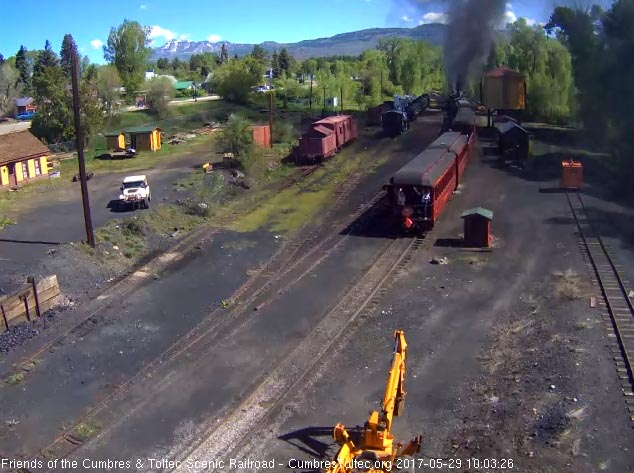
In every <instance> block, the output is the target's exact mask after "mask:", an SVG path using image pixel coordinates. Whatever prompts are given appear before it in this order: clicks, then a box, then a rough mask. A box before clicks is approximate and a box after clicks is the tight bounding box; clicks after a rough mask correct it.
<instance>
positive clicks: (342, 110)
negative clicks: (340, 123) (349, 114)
mask: <svg viewBox="0 0 634 473" xmlns="http://www.w3.org/2000/svg"><path fill="white" fill-rule="evenodd" d="M341 111H342V112H343V85H342V86H341Z"/></svg>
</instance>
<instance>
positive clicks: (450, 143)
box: [384, 132, 475, 232]
mask: <svg viewBox="0 0 634 473" xmlns="http://www.w3.org/2000/svg"><path fill="white" fill-rule="evenodd" d="M470 140H475V135H473V134H472V135H469V136H467V135H463V134H462V133H457V132H453V133H444V134H443V135H441V136H440V137H439V138H438V139H437V140H436V141H435V142H434V143H432V144H431V145H430V146H429V147H428V148H427V149H426V150H425V151H423V152H422V153H420V154H419V155H418V156H416V157H415V158H414V159H413V160H412V161H410V162H409V163H407V164H406V165H405V166H403V167H402V168H401V169H400V170H399V171H398V172H397V173H396V174H394V176H392V178H391V179H390V182H389V184H387V185H386V186H384V189H385V191H386V192H387V194H388V198H389V200H390V204H391V207H392V210H393V215H394V216H396V217H397V218H398V219H399V220H400V223H401V225H402V228H403V229H404V230H405V231H407V232H411V231H424V230H428V229H430V228H432V227H433V226H434V225H435V223H436V222H437V220H438V217H439V216H440V214H441V213H442V211H443V210H444V208H445V206H446V205H447V202H448V201H449V199H450V197H451V195H452V193H453V191H455V190H456V188H457V187H458V183H459V182H460V180H461V177H462V174H463V173H464V170H465V168H466V165H467V163H468V161H469V158H470V155H471V153H472V150H473V148H472V146H471V143H470Z"/></svg>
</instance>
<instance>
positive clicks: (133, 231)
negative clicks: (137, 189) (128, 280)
mask: <svg viewBox="0 0 634 473" xmlns="http://www.w3.org/2000/svg"><path fill="white" fill-rule="evenodd" d="M204 221H205V219H204V218H202V217H197V216H193V215H189V214H187V213H186V212H185V211H184V210H183V209H182V208H181V207H179V206H176V205H171V204H159V205H157V206H155V207H153V208H152V209H151V210H150V211H144V212H141V213H139V214H137V215H135V216H134V217H131V218H127V219H116V220H110V221H108V222H107V223H106V224H105V225H103V226H101V227H99V228H98V229H97V230H96V231H95V240H96V242H97V244H98V245H99V247H100V256H101V257H102V258H104V259H107V260H108V259H113V258H115V259H116V258H117V257H120V256H123V257H124V258H126V259H127V260H130V261H131V262H133V263H134V262H137V261H138V260H139V259H140V258H142V257H143V256H144V255H145V254H146V253H147V241H146V237H147V236H148V235H159V236H168V235H171V234H173V233H175V232H188V231H190V230H192V229H194V228H196V227H197V226H198V225H200V224H201V223H203V222H204ZM114 247H117V248H116V249H115V248H114Z"/></svg>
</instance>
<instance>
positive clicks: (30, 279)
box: [26, 276, 42, 317]
mask: <svg viewBox="0 0 634 473" xmlns="http://www.w3.org/2000/svg"><path fill="white" fill-rule="evenodd" d="M26 282H28V283H30V284H31V286H32V287H33V298H34V299H35V314H36V315H37V316H38V317H42V314H41V313H40V300H39V298H38V296H37V284H35V278H34V277H33V276H29V277H28V278H26Z"/></svg>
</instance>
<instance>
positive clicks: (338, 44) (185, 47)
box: [150, 23, 447, 61]
mask: <svg viewBox="0 0 634 473" xmlns="http://www.w3.org/2000/svg"><path fill="white" fill-rule="evenodd" d="M446 30H447V25H444V24H441V23H428V24H424V25H419V26H416V27H414V28H369V29H365V30H359V31H352V32H348V33H340V34H336V35H334V36H330V37H326V38H316V39H307V40H302V41H298V42H296V43H278V42H275V41H264V42H262V43H259V45H260V46H261V47H262V48H264V49H265V50H266V51H267V52H269V53H272V52H273V51H274V50H277V51H280V50H281V49H282V48H286V49H287V50H288V52H289V54H290V55H291V56H293V57H295V58H296V59H300V60H303V59H307V58H309V57H323V56H356V55H359V54H361V53H362V52H363V51H364V50H366V49H372V48H374V47H376V45H377V44H378V43H379V40H380V39H382V38H390V37H393V38H407V39H416V40H425V41H428V42H429V43H431V44H434V45H437V46H440V45H442V44H443V43H444V40H445V34H446ZM223 44H226V45H227V48H228V50H229V54H230V55H231V56H233V55H234V54H235V55H237V56H238V57H242V56H246V55H247V54H250V53H251V51H252V50H253V46H255V44H248V43H231V42H229V41H218V42H211V41H182V40H171V41H168V42H167V43H165V44H164V45H163V46H159V47H157V48H154V49H153V50H152V54H151V56H150V58H151V60H153V61H156V60H157V59H159V58H166V59H174V58H176V57H177V58H179V59H189V57H190V56H192V55H194V54H202V53H204V52H212V53H220V49H221V47H222V45H223Z"/></svg>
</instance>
